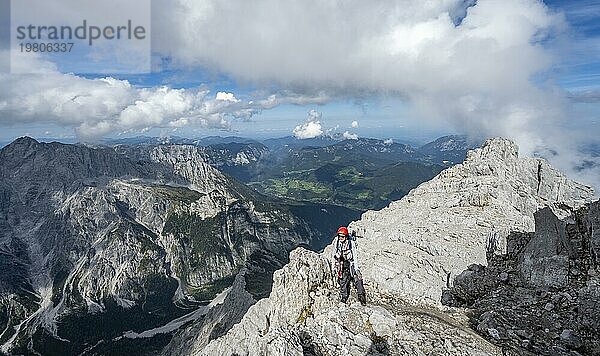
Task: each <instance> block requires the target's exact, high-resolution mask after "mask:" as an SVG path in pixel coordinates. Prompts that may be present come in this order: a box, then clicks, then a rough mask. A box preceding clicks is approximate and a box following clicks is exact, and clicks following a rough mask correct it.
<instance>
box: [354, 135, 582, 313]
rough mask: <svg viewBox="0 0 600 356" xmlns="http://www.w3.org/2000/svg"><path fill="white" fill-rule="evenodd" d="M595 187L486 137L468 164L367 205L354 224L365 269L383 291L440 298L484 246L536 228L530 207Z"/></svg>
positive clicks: (501, 245) (569, 201)
mask: <svg viewBox="0 0 600 356" xmlns="http://www.w3.org/2000/svg"><path fill="white" fill-rule="evenodd" d="M592 197H593V190H592V189H591V188H590V187H588V186H585V185H583V184H579V183H576V182H573V181H571V180H569V179H567V178H566V177H565V176H564V175H563V174H562V173H560V172H559V171H557V170H556V169H554V168H552V167H551V166H550V165H548V163H546V161H544V160H542V159H537V158H519V157H518V148H517V146H516V145H515V144H514V143H512V142H511V141H509V140H506V139H501V138H496V139H491V140H488V141H487V142H486V143H485V144H484V145H483V146H482V147H481V148H478V149H475V150H473V151H470V152H469V153H468V155H467V159H466V160H465V162H464V163H462V164H458V165H456V166H454V167H451V168H448V169H446V170H445V171H443V172H441V173H440V174H439V175H438V176H437V177H435V178H434V179H432V180H431V181H429V182H425V183H423V184H421V185H420V186H418V187H417V188H415V189H413V190H412V191H411V192H410V193H409V194H408V195H407V196H406V197H404V198H403V199H401V200H399V201H396V202H393V203H391V204H390V205H389V207H387V208H384V209H382V210H380V211H368V212H366V213H364V214H363V216H362V219H361V220H360V221H357V222H354V223H353V224H351V228H352V229H354V230H356V231H357V232H358V234H359V235H361V236H364V237H365V238H364V239H359V241H358V243H359V244H360V246H361V247H362V248H361V264H362V265H363V271H362V272H363V275H364V276H365V279H366V280H367V281H370V282H371V283H374V284H376V285H377V286H378V287H377V288H378V289H379V290H380V291H381V292H385V293H389V294H396V295H399V296H401V297H402V298H404V299H406V300H410V301H412V302H415V303H421V304H428V305H438V304H439V302H440V297H441V291H442V288H444V287H447V286H449V284H450V283H451V282H452V280H453V279H454V277H455V276H456V275H458V274H459V273H460V272H462V271H463V270H465V269H466V268H467V266H469V265H471V264H482V265H485V263H486V253H500V254H503V253H505V252H506V236H508V234H509V232H510V231H533V230H534V219H533V213H534V212H535V211H536V210H538V209H539V208H541V207H543V206H545V205H549V206H550V207H551V208H552V210H553V211H554V212H555V213H556V214H558V215H559V216H564V215H565V214H566V213H565V211H563V209H562V208H561V206H562V205H563V204H564V205H567V206H570V207H574V208H577V207H580V206H581V205H582V204H584V203H585V202H588V201H590V200H591V199H592Z"/></svg>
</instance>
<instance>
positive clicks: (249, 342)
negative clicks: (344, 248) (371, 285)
mask: <svg viewBox="0 0 600 356" xmlns="http://www.w3.org/2000/svg"><path fill="white" fill-rule="evenodd" d="M309 350H312V351H313V352H315V351H318V353H315V354H323V355H370V354H391V355H422V354H431V355H448V354H464V355H500V354H501V353H500V352H499V350H498V349H497V348H495V347H494V346H493V345H491V344H489V343H488V342H486V341H484V340H483V339H482V338H480V337H479V336H477V335H475V334H474V333H473V332H472V331H470V330H469V329H468V326H467V325H466V324H462V323H460V322H458V321H456V320H454V319H452V318H451V317H449V316H446V315H443V314H442V313H440V312H437V311H435V310H428V309H422V308H416V307H412V306H408V305H402V304H401V303H399V302H398V301H397V300H393V299H385V298H379V299H376V300H372V301H371V304H370V305H368V306H361V305H360V304H359V303H357V302H355V303H353V304H350V305H347V304H343V303H341V302H338V294H337V286H336V283H335V280H334V276H333V274H332V269H331V264H330V259H329V258H328V256H323V255H320V254H318V253H315V252H312V251H308V250H305V249H303V248H298V249H296V250H294V251H292V252H291V253H290V263H289V264H287V265H286V266H284V268H283V269H281V270H279V271H277V272H276V273H275V275H274V284H273V290H272V292H271V296H270V297H269V298H267V299H262V300H260V301H258V302H257V303H256V304H255V305H253V306H252V307H250V309H249V310H248V312H247V313H246V315H245V316H244V317H243V319H242V320H241V322H240V323H238V324H236V325H235V326H233V328H232V329H231V330H230V331H229V332H228V333H227V334H226V335H225V336H223V337H221V338H218V339H216V340H213V341H211V342H210V343H209V344H208V345H207V346H206V347H205V348H204V349H202V350H201V351H199V352H194V353H192V354H193V355H233V354H237V355H303V352H305V351H306V352H308V351H309Z"/></svg>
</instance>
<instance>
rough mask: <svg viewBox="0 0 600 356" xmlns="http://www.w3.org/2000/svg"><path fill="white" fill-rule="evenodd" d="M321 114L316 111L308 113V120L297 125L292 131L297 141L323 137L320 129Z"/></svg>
mask: <svg viewBox="0 0 600 356" xmlns="http://www.w3.org/2000/svg"><path fill="white" fill-rule="evenodd" d="M320 120H321V113H320V112H318V111H316V110H311V111H309V112H308V118H307V119H306V121H305V122H304V123H303V124H302V125H298V126H296V127H295V128H294V130H293V131H292V132H293V134H294V136H295V137H296V138H298V139H301V140H304V139H307V138H315V137H318V136H321V135H323V129H322V127H321V121H320Z"/></svg>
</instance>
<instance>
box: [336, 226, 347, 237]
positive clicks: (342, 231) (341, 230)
mask: <svg viewBox="0 0 600 356" xmlns="http://www.w3.org/2000/svg"><path fill="white" fill-rule="evenodd" d="M337 234H338V235H344V236H348V228H346V227H345V226H341V227H340V228H339V229H338V231H337Z"/></svg>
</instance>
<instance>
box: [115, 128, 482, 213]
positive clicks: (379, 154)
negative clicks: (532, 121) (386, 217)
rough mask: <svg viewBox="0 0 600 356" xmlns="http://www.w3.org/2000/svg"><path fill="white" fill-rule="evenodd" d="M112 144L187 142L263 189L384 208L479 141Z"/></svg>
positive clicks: (448, 138)
mask: <svg viewBox="0 0 600 356" xmlns="http://www.w3.org/2000/svg"><path fill="white" fill-rule="evenodd" d="M106 143H107V144H110V145H112V146H140V145H142V146H152V145H165V144H167V145H168V144H188V145H194V146H197V147H201V148H202V152H203V157H204V159H205V161H206V162H207V163H209V164H211V165H212V166H213V167H215V168H217V169H219V170H221V171H222V172H224V173H227V174H229V175H231V176H233V177H235V178H237V179H239V180H240V181H242V182H245V183H248V184H250V185H251V186H252V187H254V188H255V189H257V190H258V191H260V192H262V193H265V194H268V195H274V196H278V197H282V198H287V199H294V200H299V201H312V202H317V203H327V204H336V205H343V206H347V207H350V208H354V209H359V210H366V209H380V208H382V207H384V206H386V205H387V204H389V202H390V201H393V200H395V199H399V198H401V197H402V196H404V195H406V194H407V193H408V192H409V191H410V190H411V189H413V188H415V187H416V186H417V185H419V184H420V183H422V182H424V181H427V180H429V179H431V178H433V177H434V176H435V175H437V174H438V173H439V172H440V171H441V170H442V169H443V168H445V167H448V166H451V165H454V164H456V163H459V162H462V160H464V158H465V155H466V152H467V151H468V150H469V149H471V148H473V147H476V146H477V145H478V144H479V142H476V141H473V142H472V141H470V140H468V138H467V137H466V136H460V135H453V136H444V137H440V138H438V139H437V140H435V141H433V142H430V143H427V144H425V145H423V146H421V147H412V146H410V145H408V144H403V143H398V142H395V141H394V140H380V139H371V138H359V139H357V140H344V139H340V138H334V137H329V136H320V137H316V138H312V139H298V138H296V137H294V136H287V137H281V138H271V139H266V140H263V141H258V140H252V139H247V138H242V137H235V136H229V137H218V136H211V137H205V138H201V139H187V138H182V137H169V138H156V137H134V138H130V139H122V140H112V141H107V142H106Z"/></svg>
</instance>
